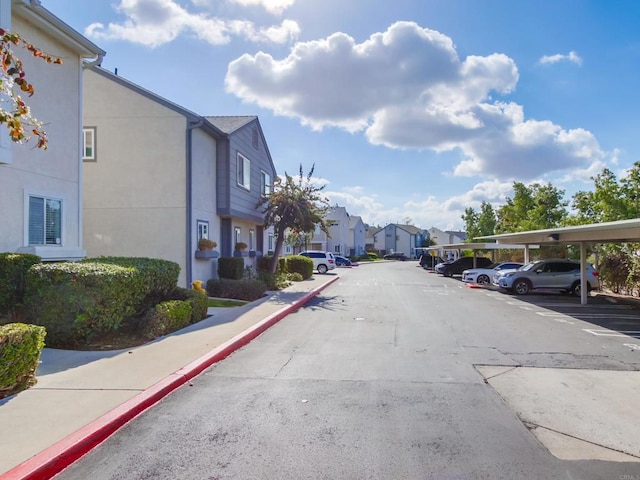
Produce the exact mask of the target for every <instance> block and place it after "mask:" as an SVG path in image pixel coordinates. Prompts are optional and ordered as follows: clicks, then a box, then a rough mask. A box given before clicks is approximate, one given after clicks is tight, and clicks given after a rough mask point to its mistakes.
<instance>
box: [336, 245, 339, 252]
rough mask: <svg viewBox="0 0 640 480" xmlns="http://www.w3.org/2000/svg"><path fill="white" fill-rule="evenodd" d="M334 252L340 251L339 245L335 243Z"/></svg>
mask: <svg viewBox="0 0 640 480" xmlns="http://www.w3.org/2000/svg"><path fill="white" fill-rule="evenodd" d="M335 252H336V253H340V245H336V247H335Z"/></svg>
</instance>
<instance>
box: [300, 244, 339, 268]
mask: <svg viewBox="0 0 640 480" xmlns="http://www.w3.org/2000/svg"><path fill="white" fill-rule="evenodd" d="M300 255H302V256H303V257H308V258H310V259H311V260H313V268H314V269H316V270H317V271H318V273H327V271H328V270H333V269H334V268H336V260H335V258H334V256H333V253H331V252H323V251H320V250H307V251H306V252H302V253H300Z"/></svg>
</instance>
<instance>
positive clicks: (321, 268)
mask: <svg viewBox="0 0 640 480" xmlns="http://www.w3.org/2000/svg"><path fill="white" fill-rule="evenodd" d="M318 273H327V266H326V265H318Z"/></svg>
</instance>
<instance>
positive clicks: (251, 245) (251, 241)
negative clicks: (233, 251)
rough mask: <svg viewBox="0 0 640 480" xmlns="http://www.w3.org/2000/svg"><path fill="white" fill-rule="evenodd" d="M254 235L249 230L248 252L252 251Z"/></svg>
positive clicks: (252, 231)
mask: <svg viewBox="0 0 640 480" xmlns="http://www.w3.org/2000/svg"><path fill="white" fill-rule="evenodd" d="M255 235H256V232H255V230H249V250H254V249H255V247H254V241H255V240H254V237H255Z"/></svg>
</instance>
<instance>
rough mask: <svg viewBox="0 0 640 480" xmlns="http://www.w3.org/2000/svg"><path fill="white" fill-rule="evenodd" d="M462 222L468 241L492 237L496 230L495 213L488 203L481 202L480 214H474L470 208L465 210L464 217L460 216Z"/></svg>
mask: <svg viewBox="0 0 640 480" xmlns="http://www.w3.org/2000/svg"><path fill="white" fill-rule="evenodd" d="M462 220H464V223H465V232H466V233H467V239H468V240H469V241H472V240H473V239H474V238H478V237H485V236H487V235H493V234H494V232H495V229H496V223H497V220H496V213H495V211H494V210H493V206H492V205H491V204H490V203H489V202H485V201H483V202H482V205H481V206H480V212H476V211H475V210H474V209H473V208H471V207H468V208H466V209H465V210H464V215H462Z"/></svg>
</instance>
